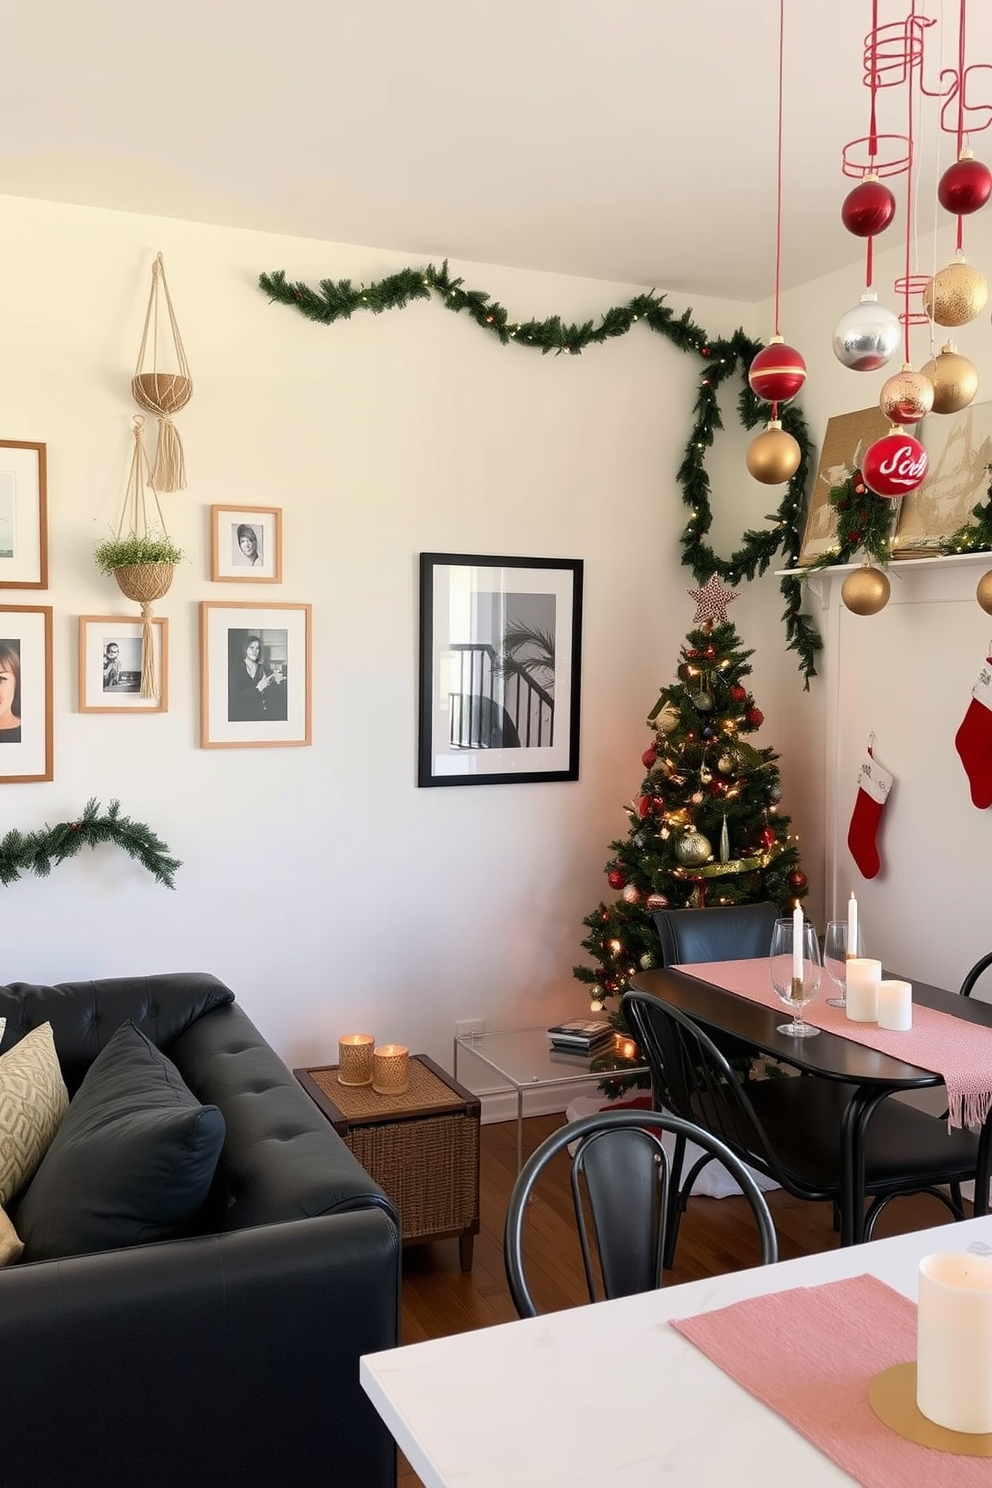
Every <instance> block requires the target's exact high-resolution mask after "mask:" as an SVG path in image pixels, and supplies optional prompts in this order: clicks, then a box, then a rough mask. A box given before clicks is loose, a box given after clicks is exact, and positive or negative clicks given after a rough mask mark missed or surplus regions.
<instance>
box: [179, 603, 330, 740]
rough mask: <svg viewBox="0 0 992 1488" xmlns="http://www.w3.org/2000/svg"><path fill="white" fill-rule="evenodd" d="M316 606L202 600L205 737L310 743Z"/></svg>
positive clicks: (202, 726) (202, 724) (202, 733)
mask: <svg viewBox="0 0 992 1488" xmlns="http://www.w3.org/2000/svg"><path fill="white" fill-rule="evenodd" d="M310 713H311V706H310V606H309V605H293V604H289V605H283V604H257V605H242V604H239V603H237V602H236V601H223V602H217V603H212V602H210V601H209V600H205V601H204V602H203V603H202V604H201V606H200V743H201V745H202V747H203V748H204V749H211V748H239V747H242V748H252V747H255V748H264V747H266V746H278V745H293V744H296V745H303V744H309V743H310Z"/></svg>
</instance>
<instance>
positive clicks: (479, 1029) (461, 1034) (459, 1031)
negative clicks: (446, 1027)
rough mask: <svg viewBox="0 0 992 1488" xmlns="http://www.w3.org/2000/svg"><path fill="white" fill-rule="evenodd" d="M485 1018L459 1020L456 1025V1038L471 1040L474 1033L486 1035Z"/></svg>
mask: <svg viewBox="0 0 992 1488" xmlns="http://www.w3.org/2000/svg"><path fill="white" fill-rule="evenodd" d="M485 1031H486V1020H485V1018H459V1020H458V1022H457V1023H456V1024H455V1038H471V1037H472V1035H473V1034H474V1033H485Z"/></svg>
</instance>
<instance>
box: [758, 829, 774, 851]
mask: <svg viewBox="0 0 992 1488" xmlns="http://www.w3.org/2000/svg"><path fill="white" fill-rule="evenodd" d="M761 845H762V847H774V846H775V830H774V828H773V827H765V828H764V830H763V831H762V833H761Z"/></svg>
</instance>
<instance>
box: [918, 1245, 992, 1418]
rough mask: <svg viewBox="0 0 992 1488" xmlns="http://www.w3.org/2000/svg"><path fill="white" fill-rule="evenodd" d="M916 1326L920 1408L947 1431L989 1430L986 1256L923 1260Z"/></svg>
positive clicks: (991, 1305)
mask: <svg viewBox="0 0 992 1488" xmlns="http://www.w3.org/2000/svg"><path fill="white" fill-rule="evenodd" d="M916 1327H917V1335H916V1403H917V1405H918V1406H919V1408H920V1410H921V1411H922V1412H923V1414H924V1415H925V1416H926V1417H927V1419H928V1420H930V1421H936V1423H937V1425H938V1426H946V1427H947V1428H948V1430H950V1431H972V1432H979V1431H992V1257H989V1256H980V1255H972V1254H971V1253H970V1252H967V1251H961V1252H959V1253H957V1254H952V1253H946V1254H942V1255H930V1256H925V1257H924V1259H923V1260H922V1261H921V1262H920V1291H919V1306H918V1307H917V1313H916Z"/></svg>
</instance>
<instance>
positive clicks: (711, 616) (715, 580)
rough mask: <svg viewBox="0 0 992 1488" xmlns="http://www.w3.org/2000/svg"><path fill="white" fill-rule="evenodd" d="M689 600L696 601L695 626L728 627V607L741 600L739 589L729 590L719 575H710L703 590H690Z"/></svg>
mask: <svg viewBox="0 0 992 1488" xmlns="http://www.w3.org/2000/svg"><path fill="white" fill-rule="evenodd" d="M688 593H689V598H690V599H694V600H695V601H696V613H695V615H693V617H692V623H693V625H707V626H710V627H712V626H713V625H726V624H727V606H728V605H731V604H733V602H734V600H735V599H737V598H739V596H740V590H739V589H728V588H727V587H726V586H725V585H724V584H721V582H720V579H719V576H718V575H717V574H710V576H709V578H708V579H707V580H706V583H705V584H704V585H703V587H702V588H701V589H690V590H689V591H688Z"/></svg>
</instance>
